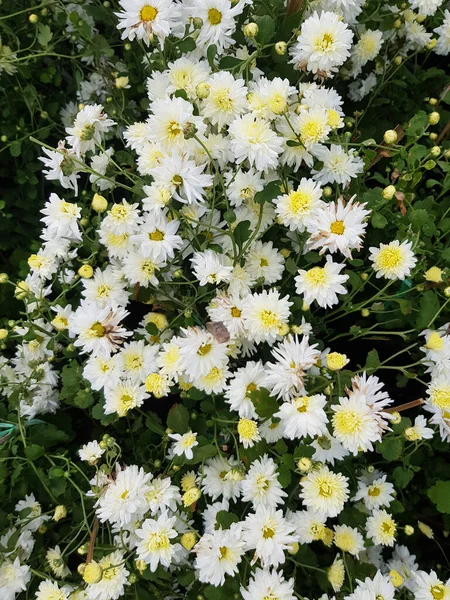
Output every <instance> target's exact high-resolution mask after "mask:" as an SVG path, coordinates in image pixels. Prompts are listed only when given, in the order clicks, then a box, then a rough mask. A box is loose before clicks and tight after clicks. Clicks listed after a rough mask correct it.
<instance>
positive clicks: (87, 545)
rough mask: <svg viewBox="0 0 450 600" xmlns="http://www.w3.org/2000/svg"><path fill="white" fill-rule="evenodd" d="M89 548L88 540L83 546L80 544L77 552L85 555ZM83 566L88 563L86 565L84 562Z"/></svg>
mask: <svg viewBox="0 0 450 600" xmlns="http://www.w3.org/2000/svg"><path fill="white" fill-rule="evenodd" d="M88 548H89V544H88V543H87V542H86V543H85V544H83V545H82V546H79V547H78V549H77V553H78V554H79V555H80V556H84V555H85V554H87V551H88ZM83 566H86V565H84V564H83Z"/></svg>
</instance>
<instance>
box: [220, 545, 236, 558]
mask: <svg viewBox="0 0 450 600" xmlns="http://www.w3.org/2000/svg"><path fill="white" fill-rule="evenodd" d="M219 552H220V558H219V560H222V559H224V560H230V558H231V557H232V555H233V553H232V552H231V550H230V549H229V548H227V547H226V546H221V547H220V548H219Z"/></svg>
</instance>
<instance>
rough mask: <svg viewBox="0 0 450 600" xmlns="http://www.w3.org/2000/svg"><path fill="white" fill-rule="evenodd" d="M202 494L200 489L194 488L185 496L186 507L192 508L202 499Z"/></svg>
mask: <svg viewBox="0 0 450 600" xmlns="http://www.w3.org/2000/svg"><path fill="white" fill-rule="evenodd" d="M201 495H202V493H201V491H200V489H199V488H198V487H193V488H191V489H190V490H188V491H187V492H185V493H184V494H183V504H184V506H186V507H188V506H192V505H193V504H194V503H195V502H197V500H199V499H200V497H201Z"/></svg>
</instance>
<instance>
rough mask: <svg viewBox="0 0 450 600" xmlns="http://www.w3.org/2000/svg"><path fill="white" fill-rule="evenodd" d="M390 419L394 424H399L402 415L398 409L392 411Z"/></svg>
mask: <svg viewBox="0 0 450 600" xmlns="http://www.w3.org/2000/svg"><path fill="white" fill-rule="evenodd" d="M389 420H390V422H391V423H392V424H393V425H399V424H400V423H401V420H402V415H401V414H400V413H399V412H397V411H394V412H391V413H390V415H389Z"/></svg>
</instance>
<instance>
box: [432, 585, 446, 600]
mask: <svg viewBox="0 0 450 600" xmlns="http://www.w3.org/2000/svg"><path fill="white" fill-rule="evenodd" d="M430 592H431V595H432V596H433V598H434V600H442V598H443V597H444V594H445V586H443V585H441V584H437V585H433V587H432V588H431V589H430Z"/></svg>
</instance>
